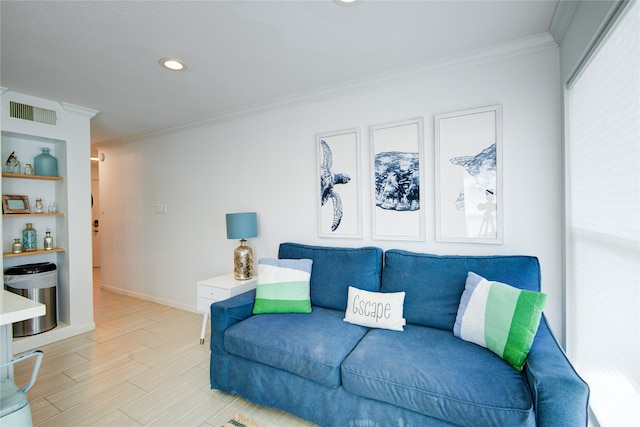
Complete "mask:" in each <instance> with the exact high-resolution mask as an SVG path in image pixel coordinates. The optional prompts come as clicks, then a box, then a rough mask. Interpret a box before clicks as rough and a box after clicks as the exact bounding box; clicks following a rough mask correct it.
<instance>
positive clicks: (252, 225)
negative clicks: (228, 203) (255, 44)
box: [227, 212, 258, 239]
mask: <svg viewBox="0 0 640 427" xmlns="http://www.w3.org/2000/svg"><path fill="white" fill-rule="evenodd" d="M257 236H258V220H257V215H256V213H255V212H242V213H229V214H227V239H248V238H250V237H257Z"/></svg>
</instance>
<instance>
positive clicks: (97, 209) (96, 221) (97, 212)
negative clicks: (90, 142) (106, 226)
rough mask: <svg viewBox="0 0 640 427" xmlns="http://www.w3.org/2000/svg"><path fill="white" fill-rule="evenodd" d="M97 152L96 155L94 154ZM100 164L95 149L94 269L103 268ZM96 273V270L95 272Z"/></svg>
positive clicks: (92, 230) (92, 204) (92, 168)
mask: <svg viewBox="0 0 640 427" xmlns="http://www.w3.org/2000/svg"><path fill="white" fill-rule="evenodd" d="M94 152H95V153H94ZM99 167H100V162H99V161H98V153H97V150H96V149H95V148H92V149H91V224H90V226H91V247H92V252H93V257H92V263H93V268H94V269H96V268H100V267H101V261H100V260H101V258H102V256H101V253H100V174H99V173H98V172H99ZM94 271H95V270H94Z"/></svg>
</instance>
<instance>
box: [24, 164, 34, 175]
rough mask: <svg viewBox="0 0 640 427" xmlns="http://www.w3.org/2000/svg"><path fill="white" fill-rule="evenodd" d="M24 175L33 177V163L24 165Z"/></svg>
mask: <svg viewBox="0 0 640 427" xmlns="http://www.w3.org/2000/svg"><path fill="white" fill-rule="evenodd" d="M24 174H25V175H33V166H31V163H27V164H26V165H24Z"/></svg>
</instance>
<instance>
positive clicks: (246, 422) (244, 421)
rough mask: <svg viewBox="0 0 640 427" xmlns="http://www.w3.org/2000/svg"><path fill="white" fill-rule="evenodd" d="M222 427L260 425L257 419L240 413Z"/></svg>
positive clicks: (256, 426)
mask: <svg viewBox="0 0 640 427" xmlns="http://www.w3.org/2000/svg"><path fill="white" fill-rule="evenodd" d="M222 427H259V426H258V424H256V422H255V421H253V420H252V419H250V418H247V417H245V416H244V415H242V414H240V413H238V414H236V416H235V417H233V419H231V420H229V421H227V423H226V424H225V425H223V426H222Z"/></svg>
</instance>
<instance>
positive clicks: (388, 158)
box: [369, 118, 425, 240]
mask: <svg viewBox="0 0 640 427" xmlns="http://www.w3.org/2000/svg"><path fill="white" fill-rule="evenodd" d="M369 143H370V150H371V171H372V178H373V182H372V183H371V192H372V194H371V198H372V218H371V220H372V221H371V223H372V238H374V239H380V240H424V239H425V232H424V228H425V227H424V222H425V214H424V210H425V198H424V189H423V179H424V176H425V174H424V165H423V163H424V162H423V159H424V153H423V151H424V149H423V145H424V144H423V120H422V118H416V119H411V120H405V121H400V122H394V123H387V124H382V125H375V126H371V127H370V128H369Z"/></svg>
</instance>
